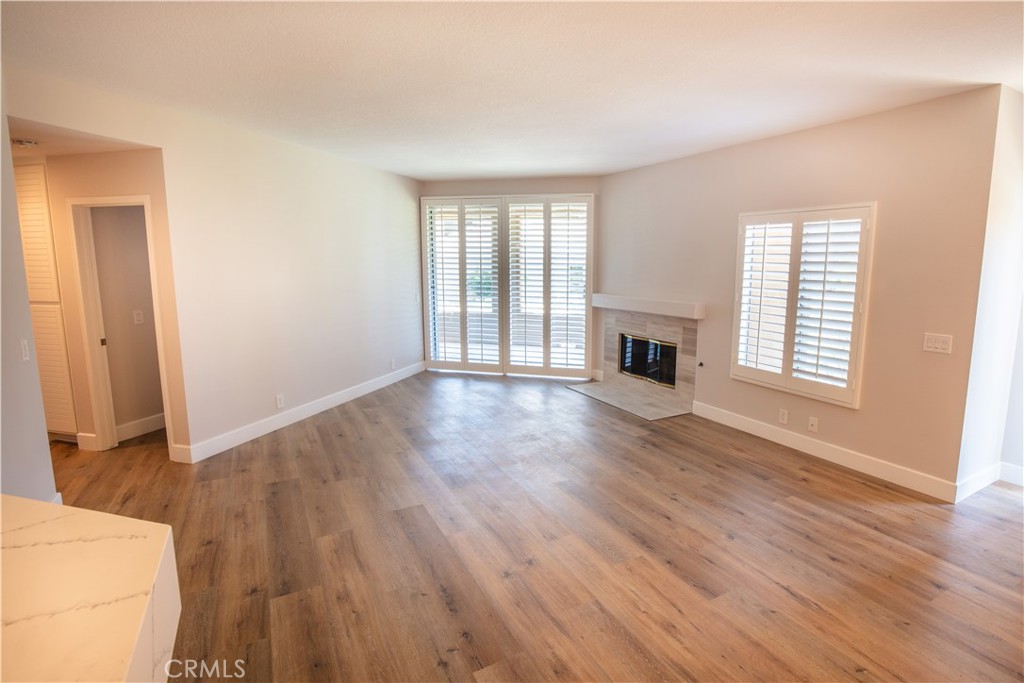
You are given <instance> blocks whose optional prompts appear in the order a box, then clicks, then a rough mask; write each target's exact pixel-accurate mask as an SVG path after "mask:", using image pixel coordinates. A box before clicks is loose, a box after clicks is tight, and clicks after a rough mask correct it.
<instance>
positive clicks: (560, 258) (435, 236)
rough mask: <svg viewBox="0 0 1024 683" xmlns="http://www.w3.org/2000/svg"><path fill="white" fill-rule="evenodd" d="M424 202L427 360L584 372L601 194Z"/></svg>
mask: <svg viewBox="0 0 1024 683" xmlns="http://www.w3.org/2000/svg"><path fill="white" fill-rule="evenodd" d="M422 204H423V244H424V254H423V262H424V291H425V292H426V301H425V302H424V304H425V305H424V328H425V337H426V344H427V366H428V367H431V368H438V369H463V370H481V371H493V372H506V373H509V372H511V373H524V374H548V375H562V376H579V377H584V376H586V375H587V373H588V356H587V336H588V330H589V320H590V316H589V305H588V302H589V281H590V275H589V273H590V267H589V254H590V247H589V245H590V221H591V213H592V205H593V197H592V196H590V195H581V196H576V195H573V196H545V197H533V196H530V197H498V198H479V197H457V198H425V199H423V202H422Z"/></svg>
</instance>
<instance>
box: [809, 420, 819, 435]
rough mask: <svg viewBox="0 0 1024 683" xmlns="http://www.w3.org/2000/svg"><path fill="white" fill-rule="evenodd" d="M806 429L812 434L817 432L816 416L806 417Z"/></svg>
mask: <svg viewBox="0 0 1024 683" xmlns="http://www.w3.org/2000/svg"><path fill="white" fill-rule="evenodd" d="M807 431H809V432H811V433H812V434H817V433H818V418H816V417H809V418H807Z"/></svg>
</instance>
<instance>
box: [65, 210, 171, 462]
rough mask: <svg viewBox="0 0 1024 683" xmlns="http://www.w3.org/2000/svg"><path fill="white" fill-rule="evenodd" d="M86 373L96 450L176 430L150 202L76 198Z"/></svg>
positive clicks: (74, 215)
mask: <svg viewBox="0 0 1024 683" xmlns="http://www.w3.org/2000/svg"><path fill="white" fill-rule="evenodd" d="M69 207H70V210H71V217H72V225H73V231H72V232H73V235H74V240H75V255H76V257H77V261H78V264H77V265H78V276H79V277H78V279H79V281H80V283H81V289H80V295H81V304H82V311H83V313H84V325H83V336H84V339H83V341H84V344H85V351H86V354H85V360H86V375H87V377H88V384H89V396H90V402H91V404H92V408H93V411H92V412H93V417H94V421H95V432H96V443H95V449H96V450H107V449H110V448H113V447H115V446H117V445H118V442H120V441H122V440H126V439H130V438H133V437H136V436H139V435H142V434H146V433H149V432H152V431H155V430H158V429H161V428H163V427H166V428H167V431H168V441H169V442H170V441H171V438H172V436H171V430H172V425H171V424H170V414H169V412H168V411H167V410H166V406H167V405H169V403H168V394H167V383H166V380H165V370H164V367H165V365H164V362H163V353H162V348H161V339H162V337H161V329H160V315H159V297H158V296H156V292H157V286H156V280H155V278H154V272H155V266H154V258H155V256H154V250H153V248H152V243H153V242H152V239H153V238H152V234H151V226H152V221H151V220H150V208H149V198H148V197H147V196H140V197H114V198H96V199H74V200H70V201H69Z"/></svg>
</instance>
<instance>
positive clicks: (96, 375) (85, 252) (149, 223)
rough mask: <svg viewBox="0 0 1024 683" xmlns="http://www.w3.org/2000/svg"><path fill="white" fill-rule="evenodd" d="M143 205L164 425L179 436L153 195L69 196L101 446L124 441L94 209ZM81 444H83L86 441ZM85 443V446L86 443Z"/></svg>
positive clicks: (169, 440)
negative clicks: (120, 432)
mask: <svg viewBox="0 0 1024 683" xmlns="http://www.w3.org/2000/svg"><path fill="white" fill-rule="evenodd" d="M117 206H141V207H142V209H143V214H144V220H145V224H146V251H147V256H148V259H149V284H150V291H151V293H152V299H153V301H152V303H153V323H154V327H155V330H156V354H157V363H158V365H159V369H160V396H161V399H162V401H163V410H164V426H165V428H166V430H167V443H168V444H173V443H177V440H176V439H175V438H174V424H173V422H174V421H173V415H172V412H171V405H172V404H171V400H170V393H169V391H170V384H169V383H168V379H167V361H166V357H165V349H164V332H163V316H162V315H161V310H160V283H159V278H158V277H157V272H158V271H157V255H156V251H155V248H154V244H155V236H154V234H153V216H152V206H151V201H150V196H149V195H148V194H147V195H121V196H111V197H76V198H71V199H68V200H67V207H68V214H69V216H70V219H71V240H72V243H73V247H74V248H73V249H72V250H71V253H72V258H73V259H74V264H73V268H74V269H75V271H77V274H76V279H77V281H78V283H79V285H80V286H79V288H78V304H79V306H80V310H81V311H82V313H83V320H82V340H81V341H82V344H83V348H84V349H85V371H86V378H87V381H88V383H89V399H90V402H91V403H92V414H93V427H94V430H95V439H96V442H95V444H89V446H92V447H93V448H94V449H95V450H101V451H102V450H108V449H111V448H114V447H115V446H117V444H118V440H117V421H116V419H115V417H114V399H113V393H112V391H111V388H110V368H109V364H108V362H107V347H106V346H105V345H103V344H102V343H101V341H100V340H102V339H104V336H105V335H104V328H103V311H102V308H101V307H100V286H99V278H98V275H97V267H96V246H95V241H94V238H93V228H92V213H91V209H93V208H99V207H117ZM79 445H80V446H83V445H82V444H81V443H80V444H79ZM83 447H85V446H83Z"/></svg>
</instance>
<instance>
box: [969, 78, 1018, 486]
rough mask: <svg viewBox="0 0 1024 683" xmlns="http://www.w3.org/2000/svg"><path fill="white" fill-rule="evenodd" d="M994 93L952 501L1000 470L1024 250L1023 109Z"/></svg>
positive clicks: (1007, 95) (1010, 95)
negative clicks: (979, 262) (996, 103)
mask: <svg viewBox="0 0 1024 683" xmlns="http://www.w3.org/2000/svg"><path fill="white" fill-rule="evenodd" d="M998 92H1000V93H1001V97H1000V99H999V120H998V124H997V128H996V143H995V155H994V159H993V163H992V174H991V178H992V185H991V194H990V196H989V204H988V217H987V218H988V220H987V229H986V230H985V247H984V256H983V261H982V268H981V283H980V286H979V290H978V316H977V320H976V321H975V327H974V347H973V349H972V352H971V378H970V383H969V384H968V389H967V408H966V412H965V414H964V432H963V440H962V442H961V445H960V467H959V470H958V472H957V482H958V487H957V499H958V500H959V499H961V498H963V497H965V496H968V495H970V494H971V493H974V492H975V491H977V490H979V489H981V488H982V487H984V486H987V485H988V484H991V483H992V482H993V481H995V480H996V479H998V478H999V476H1000V474H1001V470H1002V464H1001V463H1002V459H1003V439H1004V437H1005V435H1006V427H1007V409H1008V407H1009V404H1010V402H1011V399H1010V388H1011V385H1012V368H1013V366H1014V355H1015V351H1016V349H1017V340H1018V330H1019V321H1018V317H1019V314H1020V310H1021V296H1022V286H1024V285H1022V283H1024V264H1022V258H1021V254H1022V250H1024V229H1022V226H1024V211H1022V193H1024V187H1022V183H1024V174H1022V170H1021V149H1022V145H1024V139H1022V136H1021V116H1022V115H1024V109H1022V106H1021V99H1022V97H1021V94H1020V93H1018V92H1016V91H1014V90H1011V89H1009V88H1006V87H1002V88H1000V89H999V90H998ZM1018 418H1019V416H1018Z"/></svg>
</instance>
